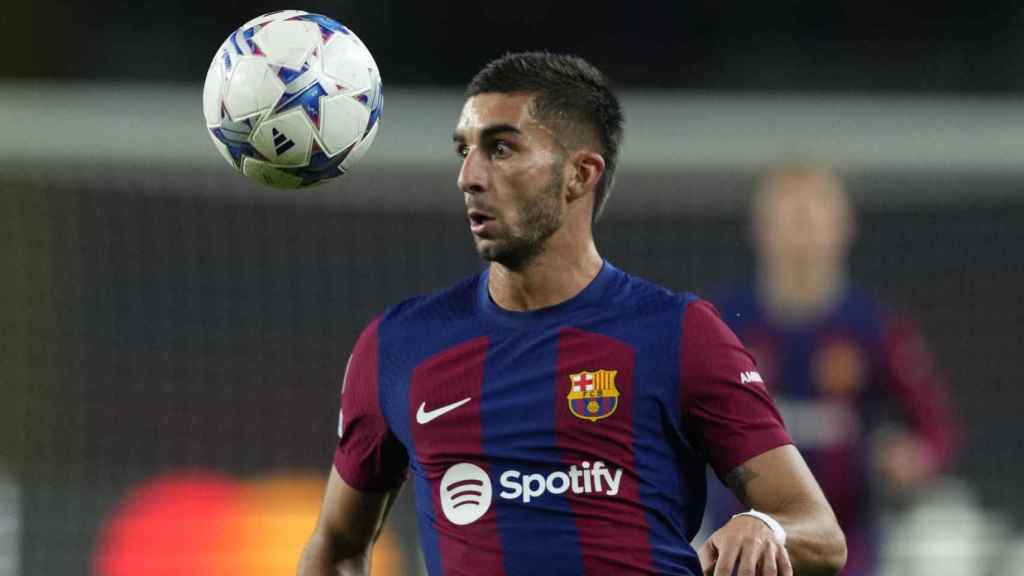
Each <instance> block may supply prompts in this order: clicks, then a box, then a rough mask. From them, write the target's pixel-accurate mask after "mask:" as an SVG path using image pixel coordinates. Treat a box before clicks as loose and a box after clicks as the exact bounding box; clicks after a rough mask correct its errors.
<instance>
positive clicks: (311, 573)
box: [299, 533, 370, 576]
mask: <svg viewBox="0 0 1024 576" xmlns="http://www.w3.org/2000/svg"><path fill="white" fill-rule="evenodd" d="M369 574H370V554H369V551H368V550H363V551H359V550H356V549H354V548H349V549H348V550H346V549H345V547H344V546H339V545H338V544H337V543H336V542H331V540H330V539H329V538H327V537H325V536H323V535H321V534H319V533H317V534H314V535H313V537H312V538H310V539H309V543H307V544H306V547H305V549H304V550H303V551H302V557H301V558H300V559H299V576H368V575H369Z"/></svg>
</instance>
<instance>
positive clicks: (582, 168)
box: [566, 150, 604, 202]
mask: <svg viewBox="0 0 1024 576" xmlns="http://www.w3.org/2000/svg"><path fill="white" fill-rule="evenodd" d="M569 166H570V170H571V173H570V174H569V177H568V180H567V186H566V188H567V189H568V192H569V197H568V200H569V202H574V201H576V200H579V199H580V198H582V197H584V196H586V195H587V194H590V193H591V192H593V191H594V186H597V183H598V181H599V180H601V176H602V175H603V174H604V158H603V157H602V156H601V155H600V154H598V153H597V152H592V151H590V150H578V151H576V152H574V153H573V155H572V159H571V161H570V162H569Z"/></svg>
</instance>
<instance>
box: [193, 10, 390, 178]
mask: <svg viewBox="0 0 1024 576" xmlns="http://www.w3.org/2000/svg"><path fill="white" fill-rule="evenodd" d="M383 105H384V96H383V92H382V91H381V79H380V73H379V72H378V70H377V65H376V63H374V61H373V56H372V55H370V51H369V50H368V49H367V48H366V46H365V45H363V43H362V42H361V41H360V40H359V38H358V37H357V36H356V35H355V34H354V33H353V32H352V31H351V30H349V29H348V28H346V27H344V26H342V25H341V24H339V23H338V22H335V21H334V20H331V19H330V18H327V17H326V16H321V15H319V14H310V13H308V12H302V11H299V10H286V11H282V12H274V13H271V14H265V15H263V16H260V17H258V18H255V19H253V20H250V21H249V22H246V23H245V24H243V25H242V27H241V28H239V29H238V30H237V31H235V32H234V33H233V34H231V36H228V39H227V40H225V41H224V44H223V45H221V47H220V49H219V50H217V53H216V54H215V55H214V57H213V62H212V63H211V64H210V70H209V71H208V72H207V74H206V84H205V86H204V87H203V115H204V116H206V127H207V130H208V131H209V133H210V138H212V139H213V145H214V146H216V147H217V150H218V151H220V153H221V155H222V156H223V157H224V159H225V160H227V162H228V164H231V166H232V167H233V168H234V169H235V170H238V171H240V172H242V173H243V174H245V175H246V176H248V177H250V178H252V179H254V180H258V181H260V182H263V183H266V184H269V185H271V186H274V187H277V188H302V187H305V186H311V185H314V184H319V183H322V182H325V181H327V180H329V179H331V178H335V177H337V176H340V175H342V174H344V173H345V172H347V171H348V170H349V169H350V168H351V167H352V165H353V164H355V163H356V162H358V161H359V159H360V158H362V156H363V154H365V153H366V150H367V149H368V148H369V147H370V144H371V143H373V139H374V137H375V136H376V135H377V128H378V127H379V126H380V116H381V110H382V109H383Z"/></svg>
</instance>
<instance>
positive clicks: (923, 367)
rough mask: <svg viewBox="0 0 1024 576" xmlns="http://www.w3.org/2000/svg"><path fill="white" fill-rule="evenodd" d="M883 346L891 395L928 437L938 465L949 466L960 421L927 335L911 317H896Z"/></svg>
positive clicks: (912, 422)
mask: <svg viewBox="0 0 1024 576" xmlns="http://www.w3.org/2000/svg"><path fill="white" fill-rule="evenodd" d="M883 346H884V358H885V372H886V378H885V380H884V382H885V386H886V388H887V392H888V395H889V396H890V397H892V398H893V399H895V400H896V402H897V403H898V404H899V405H900V407H901V408H902V411H903V413H904V414H905V415H906V417H907V419H908V420H909V422H910V424H911V426H912V427H913V429H914V431H915V432H916V433H917V434H919V435H920V436H921V437H922V438H923V439H924V441H925V443H926V445H927V446H928V451H929V456H930V457H931V461H932V465H933V466H934V468H935V469H936V470H939V469H942V468H945V467H946V466H948V465H949V463H950V461H951V460H952V457H953V453H954V452H955V449H956V439H957V422H956V418H955V417H954V416H953V410H952V408H951V406H950V403H949V399H948V396H947V394H946V386H945V383H944V382H943V380H942V377H941V376H940V375H939V373H938V371H937V370H936V368H935V363H934V361H933V360H932V356H931V354H930V353H929V351H928V346H927V344H926V343H925V340H924V338H923V337H922V336H921V334H920V332H918V330H917V328H916V327H915V326H914V324H913V322H912V321H911V320H910V318H908V317H905V316H893V317H890V318H889V319H888V320H887V322H886V324H885V330H884V339H883Z"/></svg>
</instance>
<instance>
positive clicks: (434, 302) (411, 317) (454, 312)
mask: <svg viewBox="0 0 1024 576" xmlns="http://www.w3.org/2000/svg"><path fill="white" fill-rule="evenodd" d="M479 281H480V275H479V274H477V275H474V276H470V277H468V278H464V279H463V280H461V281H459V282H458V283H456V284H454V285H452V286H450V287H447V288H445V289H443V290H440V291H438V292H434V293H432V294H424V295H419V296H414V297H411V298H408V299H406V300H402V301H401V302H398V303H397V304H395V305H393V306H391V307H389V308H387V310H386V311H385V312H384V313H383V314H382V315H381V316H380V323H381V325H382V329H385V330H388V331H390V330H392V329H394V328H396V327H399V328H400V327H407V326H410V325H423V324H429V325H433V324H444V323H449V322H452V321H454V320H460V319H465V318H468V317H470V316H472V315H473V314H475V312H476V289H477V286H478V285H479Z"/></svg>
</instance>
